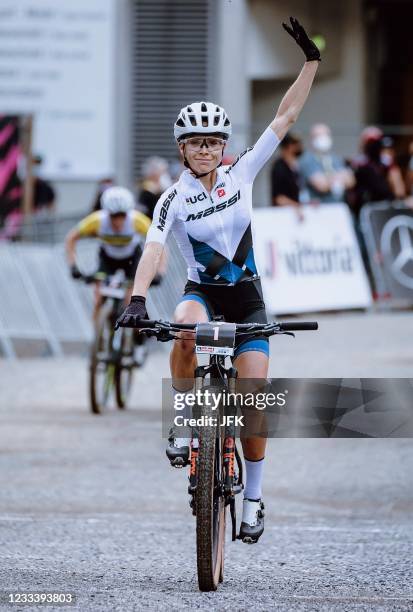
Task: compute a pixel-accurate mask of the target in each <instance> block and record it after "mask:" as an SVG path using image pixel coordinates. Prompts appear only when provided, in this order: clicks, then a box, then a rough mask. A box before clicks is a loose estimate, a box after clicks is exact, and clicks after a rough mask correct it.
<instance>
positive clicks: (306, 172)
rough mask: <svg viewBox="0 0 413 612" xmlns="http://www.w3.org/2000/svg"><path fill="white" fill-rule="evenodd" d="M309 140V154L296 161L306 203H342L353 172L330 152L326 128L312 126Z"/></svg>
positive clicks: (331, 143) (330, 138)
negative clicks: (305, 195) (306, 194)
mask: <svg viewBox="0 0 413 612" xmlns="http://www.w3.org/2000/svg"><path fill="white" fill-rule="evenodd" d="M310 138H311V151H307V152H306V153H304V155H303V156H302V158H301V160H300V171H301V174H302V176H303V178H304V180H305V186H306V188H307V190H308V196H309V200H310V201H311V200H312V201H316V202H343V201H344V200H345V194H346V191H347V190H348V189H350V188H351V187H353V185H354V175H353V172H352V171H351V170H350V169H349V168H346V167H345V164H344V161H343V160H342V159H341V158H340V157H338V156H337V155H335V154H334V153H332V152H331V149H332V146H333V139H332V136H331V131H330V128H329V127H328V125H325V124H323V123H317V124H315V125H313V127H312V128H311V132H310Z"/></svg>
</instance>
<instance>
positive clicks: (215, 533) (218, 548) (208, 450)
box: [196, 407, 225, 591]
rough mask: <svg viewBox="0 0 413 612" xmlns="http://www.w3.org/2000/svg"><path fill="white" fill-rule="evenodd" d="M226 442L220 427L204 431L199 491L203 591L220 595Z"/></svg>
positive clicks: (199, 562) (201, 434)
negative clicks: (223, 456)
mask: <svg viewBox="0 0 413 612" xmlns="http://www.w3.org/2000/svg"><path fill="white" fill-rule="evenodd" d="M200 414H201V415H205V416H211V409H210V408H209V407H201V409H200ZM213 416H215V415H213ZM222 442H223V440H222V436H221V435H220V433H219V432H218V426H217V425H210V426H207V427H201V430H200V432H199V451H198V470H197V473H198V478H197V488H196V544H197V567H198V584H199V588H200V590H201V591H216V589H217V587H218V584H219V582H222V580H223V568H224V544H225V498H224V495H223V489H222V482H223V474H222Z"/></svg>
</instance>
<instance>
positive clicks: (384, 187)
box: [350, 126, 395, 217]
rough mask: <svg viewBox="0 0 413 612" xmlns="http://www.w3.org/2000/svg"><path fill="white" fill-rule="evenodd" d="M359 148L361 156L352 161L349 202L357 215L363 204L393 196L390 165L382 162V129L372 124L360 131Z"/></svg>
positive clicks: (390, 198) (388, 198) (392, 197)
mask: <svg viewBox="0 0 413 612" xmlns="http://www.w3.org/2000/svg"><path fill="white" fill-rule="evenodd" d="M360 148H361V156H359V157H358V158H356V159H355V160H354V162H353V167H354V170H355V176H356V187H355V190H354V194H353V196H352V198H351V202H350V205H351V207H352V209H353V212H354V213H355V215H356V216H357V217H358V215H359V213H360V209H361V207H362V206H363V204H366V203H367V202H380V201H382V200H393V199H394V198H395V192H394V191H393V188H392V185H391V182H390V180H389V174H390V172H391V166H390V165H388V164H384V163H383V158H382V152H383V133H382V131H381V130H380V129H379V128H377V127H374V126H371V127H367V128H365V129H364V130H363V131H362V133H361V138H360ZM384 159H386V158H384Z"/></svg>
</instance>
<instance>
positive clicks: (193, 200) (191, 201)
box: [186, 191, 207, 204]
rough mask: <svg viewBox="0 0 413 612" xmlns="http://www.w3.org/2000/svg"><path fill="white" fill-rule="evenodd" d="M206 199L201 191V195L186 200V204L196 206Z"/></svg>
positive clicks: (205, 195)
mask: <svg viewBox="0 0 413 612" xmlns="http://www.w3.org/2000/svg"><path fill="white" fill-rule="evenodd" d="M206 199H207V194H206V193H205V192H204V191H203V192H202V193H200V194H198V195H197V196H193V197H192V198H186V203H187V204H196V203H197V202H202V200H206Z"/></svg>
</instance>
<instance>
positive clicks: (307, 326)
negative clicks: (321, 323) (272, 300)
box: [280, 321, 318, 331]
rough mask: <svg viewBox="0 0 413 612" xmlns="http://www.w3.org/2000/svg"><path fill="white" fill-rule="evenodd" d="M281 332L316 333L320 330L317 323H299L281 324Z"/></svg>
mask: <svg viewBox="0 0 413 612" xmlns="http://www.w3.org/2000/svg"><path fill="white" fill-rule="evenodd" d="M280 329H281V331H315V330H317V329H318V323H317V321H297V322H293V321H292V322H291V323H280Z"/></svg>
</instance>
